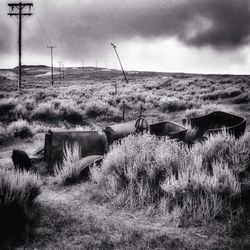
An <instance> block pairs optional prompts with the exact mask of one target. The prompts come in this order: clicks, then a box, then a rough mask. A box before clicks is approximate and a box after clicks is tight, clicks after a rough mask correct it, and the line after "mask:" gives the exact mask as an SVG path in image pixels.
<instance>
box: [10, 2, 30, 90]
mask: <svg viewBox="0 0 250 250" xmlns="http://www.w3.org/2000/svg"><path fill="white" fill-rule="evenodd" d="M8 6H9V7H10V12H9V13H8V15H9V16H15V17H18V50H19V53H18V55H19V63H18V90H20V89H21V87H22V22H23V17H25V16H31V15H32V13H31V7H32V6H33V4H32V3H22V2H20V3H9V4H8ZM26 7H28V11H27V12H24V10H25V9H26ZM14 10H17V12H14Z"/></svg>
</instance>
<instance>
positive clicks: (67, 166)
mask: <svg viewBox="0 0 250 250" xmlns="http://www.w3.org/2000/svg"><path fill="white" fill-rule="evenodd" d="M80 159H81V154H80V147H79V145H78V144H74V145H73V147H71V146H70V145H67V146H66V147H65V149H64V159H63V163H62V165H61V166H59V165H58V166H57V167H56V169H55V177H56V180H57V182H58V183H59V184H62V185H71V184H75V183H77V182H79V181H80V180H81V178H80V170H81V163H80Z"/></svg>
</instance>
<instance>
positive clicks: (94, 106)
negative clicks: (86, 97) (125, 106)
mask: <svg viewBox="0 0 250 250" xmlns="http://www.w3.org/2000/svg"><path fill="white" fill-rule="evenodd" d="M85 113H86V115H87V116H88V117H93V118H96V117H97V116H105V115H111V114H112V113H113V110H112V109H111V107H110V106H109V105H108V104H107V103H106V102H103V101H99V100H92V101H89V102H88V103H87V105H86V107H85Z"/></svg>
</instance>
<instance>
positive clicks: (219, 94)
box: [201, 87, 242, 100]
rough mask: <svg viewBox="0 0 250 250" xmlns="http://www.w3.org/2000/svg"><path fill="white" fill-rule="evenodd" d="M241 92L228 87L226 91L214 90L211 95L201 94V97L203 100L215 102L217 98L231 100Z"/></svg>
mask: <svg viewBox="0 0 250 250" xmlns="http://www.w3.org/2000/svg"><path fill="white" fill-rule="evenodd" d="M241 93H242V92H241V90H240V89H238V88H233V87H230V88H228V89H226V90H224V91H223V90H216V91H214V92H212V93H207V94H203V95H202V96H201V97H202V99H203V100H217V99H219V98H222V99H224V98H232V97H236V96H238V95H240V94H241Z"/></svg>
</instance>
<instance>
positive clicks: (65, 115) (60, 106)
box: [32, 102, 83, 124]
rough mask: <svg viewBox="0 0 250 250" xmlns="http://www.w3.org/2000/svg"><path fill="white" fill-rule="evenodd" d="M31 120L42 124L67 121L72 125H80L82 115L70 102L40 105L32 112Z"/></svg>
mask: <svg viewBox="0 0 250 250" xmlns="http://www.w3.org/2000/svg"><path fill="white" fill-rule="evenodd" d="M32 118H33V119H35V120H39V121H44V122H58V121H67V122H69V123H72V124H82V122H83V115H82V114H81V111H80V110H79V109H78V108H77V107H76V105H75V104H74V103H72V102H69V103H67V104H66V103H60V102H49V103H42V104H40V105H38V107H37V108H36V109H35V110H34V113H33V116H32Z"/></svg>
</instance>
